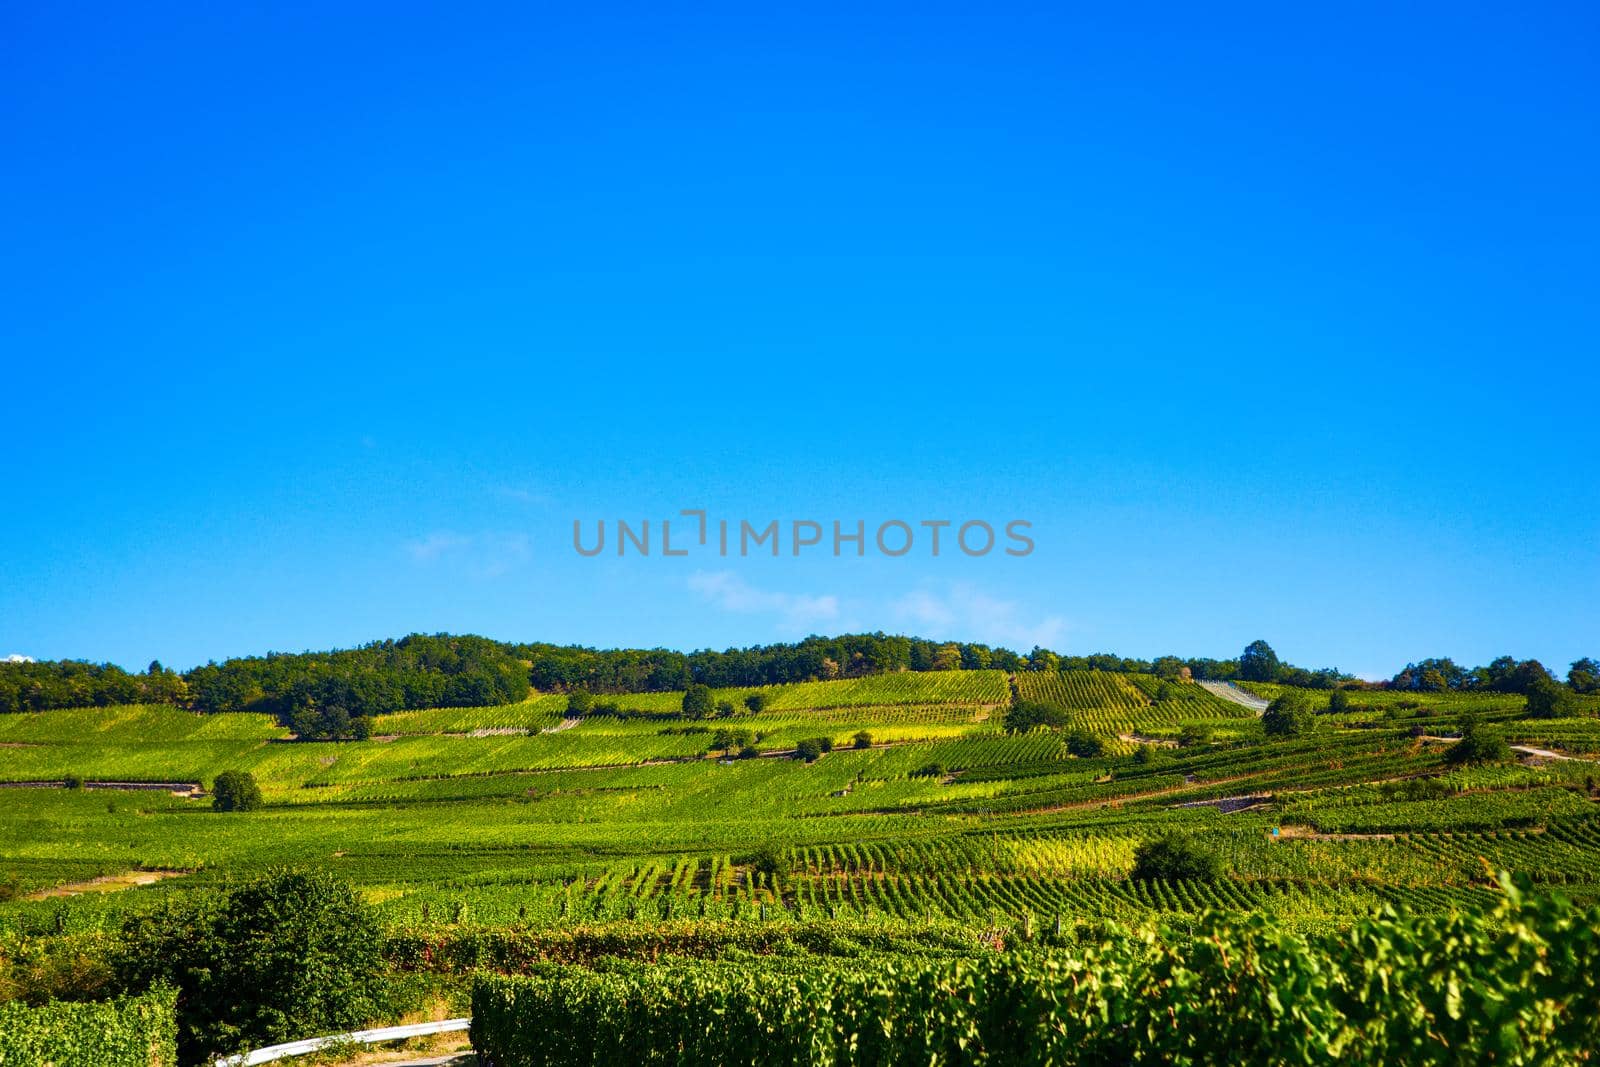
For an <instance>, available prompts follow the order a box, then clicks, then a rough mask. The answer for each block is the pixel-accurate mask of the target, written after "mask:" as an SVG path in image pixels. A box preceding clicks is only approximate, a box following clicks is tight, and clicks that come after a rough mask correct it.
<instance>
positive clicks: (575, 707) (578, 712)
mask: <svg viewBox="0 0 1600 1067" xmlns="http://www.w3.org/2000/svg"><path fill="white" fill-rule="evenodd" d="M592 707H594V694H593V693H591V692H589V691H588V690H587V689H574V690H573V691H572V692H570V693H568V694H567V718H569V719H577V718H582V717H583V716H585V715H587V714H589V709H590V708H592Z"/></svg>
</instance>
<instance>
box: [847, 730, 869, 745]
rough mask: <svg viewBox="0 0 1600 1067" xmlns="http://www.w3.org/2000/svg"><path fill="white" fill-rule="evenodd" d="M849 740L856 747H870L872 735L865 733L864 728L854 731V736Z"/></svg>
mask: <svg viewBox="0 0 1600 1067" xmlns="http://www.w3.org/2000/svg"><path fill="white" fill-rule="evenodd" d="M851 742H852V744H853V745H854V746H855V747H856V748H871V747H872V735H871V734H869V733H867V731H865V730H858V731H856V736H855V737H854V738H852V739H851Z"/></svg>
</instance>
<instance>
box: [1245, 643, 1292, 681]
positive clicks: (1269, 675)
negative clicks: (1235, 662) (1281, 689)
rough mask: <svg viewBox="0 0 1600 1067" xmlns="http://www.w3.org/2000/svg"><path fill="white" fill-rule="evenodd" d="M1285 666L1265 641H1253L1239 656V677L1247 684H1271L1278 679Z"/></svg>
mask: <svg viewBox="0 0 1600 1067" xmlns="http://www.w3.org/2000/svg"><path fill="white" fill-rule="evenodd" d="M1282 669H1283V664H1282V663H1280V662H1279V661H1278V654H1277V653H1276V652H1274V651H1272V646H1271V645H1269V644H1267V643H1266V642H1265V641H1252V642H1250V644H1249V645H1247V646H1246V647H1245V650H1244V652H1243V654H1241V655H1240V656H1239V677H1240V678H1241V679H1242V680H1244V681H1246V682H1270V681H1273V680H1274V679H1276V678H1277V677H1278V672H1279V671H1281V670H1282Z"/></svg>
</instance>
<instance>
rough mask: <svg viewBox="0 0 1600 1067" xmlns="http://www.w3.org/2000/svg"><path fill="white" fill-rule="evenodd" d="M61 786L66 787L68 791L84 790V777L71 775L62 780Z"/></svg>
mask: <svg viewBox="0 0 1600 1067" xmlns="http://www.w3.org/2000/svg"><path fill="white" fill-rule="evenodd" d="M61 784H62V785H64V786H66V787H67V788H68V789H82V788H83V776H82V775H79V774H69V775H67V776H66V777H65V778H63V779H62V780H61Z"/></svg>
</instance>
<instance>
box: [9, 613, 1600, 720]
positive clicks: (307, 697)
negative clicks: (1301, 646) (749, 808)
mask: <svg viewBox="0 0 1600 1067" xmlns="http://www.w3.org/2000/svg"><path fill="white" fill-rule="evenodd" d="M984 669H995V670H1003V671H1007V672H1010V673H1017V672H1020V671H1055V670H1100V671H1119V672H1133V673H1149V674H1155V675H1157V676H1159V677H1162V678H1168V679H1177V678H1197V679H1237V680H1240V681H1259V682H1277V683H1280V684H1284V685H1293V686H1300V687H1305V688H1312V689H1336V688H1339V687H1341V686H1357V685H1361V686H1373V687H1377V688H1395V689H1407V690H1419V691H1429V690H1437V691H1444V690H1451V689H1456V690H1484V691H1491V692H1515V693H1524V694H1526V693H1532V692H1535V691H1536V690H1540V691H1544V690H1547V688H1548V685H1549V684H1555V678H1554V675H1552V674H1551V672H1550V671H1548V670H1546V669H1545V668H1544V667H1543V666H1542V665H1541V664H1540V663H1539V662H1538V661H1537V660H1518V659H1515V658H1514V657H1511V656H1503V657H1501V658H1499V659H1496V660H1495V661H1493V662H1492V663H1490V664H1489V665H1488V666H1486V667H1477V668H1472V669H1466V668H1462V667H1460V666H1458V665H1456V664H1455V663H1454V662H1453V661H1451V660H1449V659H1428V660H1423V661H1421V662H1420V663H1413V664H1409V665H1408V666H1407V667H1406V669H1405V670H1403V671H1401V672H1400V673H1399V674H1397V675H1396V676H1395V677H1394V678H1393V679H1391V680H1389V681H1388V682H1380V683H1357V682H1355V681H1354V680H1353V679H1352V678H1351V677H1350V675H1348V674H1344V673H1342V672H1340V671H1338V670H1336V669H1334V668H1322V669H1318V670H1311V669H1307V668H1303V667H1297V666H1295V665H1293V664H1288V663H1284V662H1283V661H1281V660H1280V659H1279V657H1278V655H1277V653H1276V652H1274V651H1273V649H1272V646H1271V645H1269V644H1267V642H1265V641H1255V642H1252V643H1251V644H1250V645H1249V646H1248V647H1247V648H1246V649H1245V650H1244V651H1243V653H1241V654H1240V655H1239V656H1238V657H1237V658H1235V659H1226V660H1218V659H1207V658H1203V657H1180V656H1160V657H1157V658H1155V659H1150V660H1146V659H1135V658H1129V657H1124V656H1117V655H1114V654H1111V653H1095V654H1092V655H1063V654H1061V653H1058V652H1054V651H1051V650H1050V649H1046V648H1040V647H1035V648H1034V649H1032V650H1031V651H1029V652H1028V653H1026V654H1023V653H1018V652H1014V651H1012V650H1010V649H1006V648H996V647H993V646H990V645H985V644H979V643H972V642H959V641H942V642H941V641H930V640H925V639H922V638H914V637H904V636H900V635H895V634H884V633H870V634H845V635H842V636H839V637H821V636H813V637H807V638H806V639H804V640H803V641H797V642H793V643H780V644H771V645H753V646H751V647H749V648H730V649H727V650H725V651H721V652H718V651H715V650H711V649H703V650H700V651H696V652H678V651H674V650H671V649H661V648H656V649H635V648H627V649H595V648H586V647H583V646H578V645H552V644H512V643H508V642H503V641H494V640H491V639H489V638H486V637H477V636H472V635H464V636H456V635H450V634H433V635H425V634H412V635H410V636H408V637H403V638H400V639H398V640H387V641H376V642H373V643H372V644H368V645H363V646H361V647H360V648H354V649H344V650H338V651H331V652H299V653H281V652H269V653H268V654H267V655H265V656H246V657H239V658H235V659H229V660H225V661H223V662H222V663H215V662H212V663H206V664H204V665H202V666H199V667H196V668H194V669H193V670H190V671H186V672H183V673H181V674H180V673H178V672H176V671H173V670H170V669H168V668H166V667H164V666H162V665H161V664H160V663H159V662H153V663H151V664H150V665H149V667H148V668H146V670H145V671H144V672H143V673H132V672H128V671H125V670H123V669H122V668H121V667H117V666H114V665H112V664H108V663H101V664H95V663H86V662H83V661H79V660H55V661H46V662H38V663H35V662H0V712H18V711H43V710H48V709H51V708H69V707H95V706H106V705H111V704H140V703H145V704H173V705H176V706H178V707H183V708H188V709H191V710H194V711H199V712H223V711H259V712H266V713H268V714H272V715H274V716H276V717H277V718H278V719H279V721H281V722H282V723H283V724H284V725H285V726H287V727H289V728H290V729H292V730H293V731H294V732H295V733H296V734H298V735H300V736H301V737H316V738H336V737H361V736H364V735H365V733H366V732H367V730H369V729H370V722H371V719H372V717H373V716H375V715H380V714H384V713H387V712H393V711H400V710H405V709H413V708H430V707H484V706H490V705H495V704H511V703H516V702H518V701H520V700H523V699H524V698H526V697H527V695H528V693H529V692H530V689H537V690H539V691H542V692H572V691H574V690H582V691H584V692H587V693H591V694H596V695H603V694H614V693H630V692H667V691H677V690H689V689H691V688H692V687H697V686H706V687H709V688H741V687H751V686H762V685H778V684H784V683H793V682H809V681H821V680H829V679H836V678H859V677H864V676H867V675H874V674H886V673H891V672H896V671H945V670H984ZM1567 682H1568V688H1569V689H1570V691H1573V692H1578V693H1594V692H1600V663H1597V662H1596V661H1595V660H1594V659H1581V660H1578V661H1576V662H1574V663H1573V664H1572V668H1571V670H1570V671H1568V673H1567Z"/></svg>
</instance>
